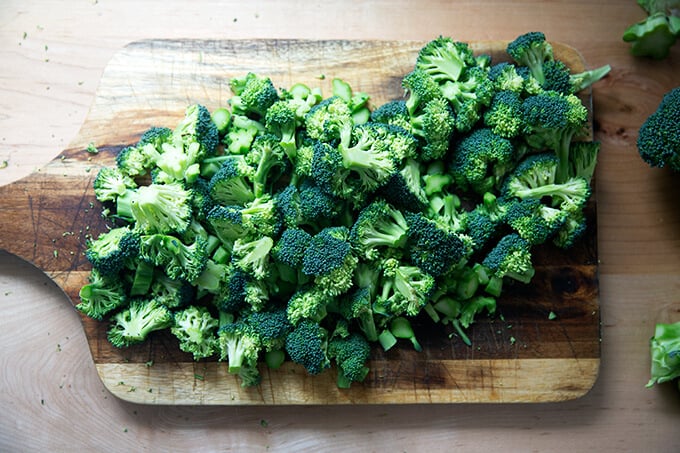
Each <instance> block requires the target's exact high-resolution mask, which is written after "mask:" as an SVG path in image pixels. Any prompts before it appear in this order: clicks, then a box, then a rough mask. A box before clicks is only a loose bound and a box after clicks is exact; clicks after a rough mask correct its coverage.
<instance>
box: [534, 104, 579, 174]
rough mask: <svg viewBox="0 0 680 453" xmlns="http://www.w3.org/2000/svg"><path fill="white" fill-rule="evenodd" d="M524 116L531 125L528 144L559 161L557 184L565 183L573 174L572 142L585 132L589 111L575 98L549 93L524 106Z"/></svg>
mask: <svg viewBox="0 0 680 453" xmlns="http://www.w3.org/2000/svg"><path fill="white" fill-rule="evenodd" d="M522 117H523V119H524V122H525V123H526V126H527V135H525V139H526V141H527V143H528V144H529V145H530V146H532V147H534V148H536V149H544V148H548V149H551V150H553V151H554V152H555V154H556V155H557V158H558V159H559V166H558V169H557V175H556V178H557V179H556V181H557V182H558V183H560V182H564V181H565V180H566V179H567V177H568V174H569V149H570V146H571V142H572V139H573V138H574V137H575V136H577V135H578V134H580V133H581V132H583V130H584V128H585V126H586V124H587V121H588V110H587V109H586V107H585V106H584V105H583V104H582V103H581V100H580V99H579V98H577V97H576V96H575V95H573V94H570V95H562V94H559V93H557V92H555V91H546V92H543V93H541V94H537V95H535V96H530V97H528V98H527V99H525V100H524V103H523V104H522Z"/></svg>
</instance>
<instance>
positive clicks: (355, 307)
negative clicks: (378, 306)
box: [342, 286, 378, 342]
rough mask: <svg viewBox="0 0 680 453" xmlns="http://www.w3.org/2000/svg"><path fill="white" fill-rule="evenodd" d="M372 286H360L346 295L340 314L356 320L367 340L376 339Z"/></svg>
mask: <svg viewBox="0 0 680 453" xmlns="http://www.w3.org/2000/svg"><path fill="white" fill-rule="evenodd" d="M372 293H373V288H372V287H369V286H362V287H359V288H358V289H356V290H355V291H353V292H352V293H351V294H349V295H348V299H347V301H346V302H345V304H344V310H343V311H342V315H343V317H344V318H345V319H347V320H356V322H357V324H358V326H359V329H360V330H361V332H362V333H363V334H364V336H365V337H366V339H367V340H368V341H371V342H374V341H378V326H377V320H376V317H375V316H374V313H373V299H374V297H373V294H372Z"/></svg>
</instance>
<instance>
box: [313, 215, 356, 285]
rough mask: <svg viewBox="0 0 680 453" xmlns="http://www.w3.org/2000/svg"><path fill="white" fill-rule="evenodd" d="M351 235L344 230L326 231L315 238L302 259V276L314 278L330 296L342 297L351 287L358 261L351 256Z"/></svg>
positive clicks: (339, 228) (347, 230) (337, 227)
mask: <svg viewBox="0 0 680 453" xmlns="http://www.w3.org/2000/svg"><path fill="white" fill-rule="evenodd" d="M349 234H350V231H349V229H348V228H347V227H344V226H334V227H327V228H324V229H323V230H321V231H320V232H318V233H316V234H315V235H314V236H313V237H312V240H311V241H310V243H309V246H308V247H307V249H306V250H305V255H304V257H303V259H302V272H303V274H305V275H307V276H310V277H313V278H314V282H315V283H316V285H317V286H318V287H319V288H320V289H321V290H322V291H324V292H325V293H326V294H327V295H329V296H337V295H340V294H342V293H344V292H345V291H347V290H348V289H349V288H350V287H351V286H352V273H353V272H354V269H355V267H356V265H357V263H358V261H359V260H358V258H357V257H356V256H355V255H354V253H353V252H352V247H351V245H350V242H349Z"/></svg>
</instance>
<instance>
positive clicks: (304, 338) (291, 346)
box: [286, 319, 331, 375]
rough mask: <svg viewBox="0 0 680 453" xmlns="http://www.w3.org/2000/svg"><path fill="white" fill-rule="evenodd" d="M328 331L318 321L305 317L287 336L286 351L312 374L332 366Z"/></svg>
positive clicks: (294, 360)
mask: <svg viewBox="0 0 680 453" xmlns="http://www.w3.org/2000/svg"><path fill="white" fill-rule="evenodd" d="M327 349H328V331H327V330H326V329H324V328H323V327H321V326H320V325H319V324H318V323H316V322H314V321H310V320H308V319H303V320H302V321H300V323H299V324H298V325H297V326H296V327H295V328H294V329H293V330H292V331H291V332H290V333H289V334H288V336H287V337H286V352H287V353H288V356H289V357H290V359H291V360H292V361H293V362H295V363H297V364H299V365H302V366H303V367H304V368H305V370H307V372H308V373H309V374H311V375H317V374H320V373H321V372H322V371H324V370H325V369H327V368H328V367H330V364H331V362H330V359H329V357H328V352H327Z"/></svg>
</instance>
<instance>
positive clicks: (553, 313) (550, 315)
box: [548, 311, 557, 321]
mask: <svg viewBox="0 0 680 453" xmlns="http://www.w3.org/2000/svg"><path fill="white" fill-rule="evenodd" d="M556 318H557V315H556V314H555V312H554V311H551V312H550V313H548V319H550V320H551V321H552V320H553V319H556Z"/></svg>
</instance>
